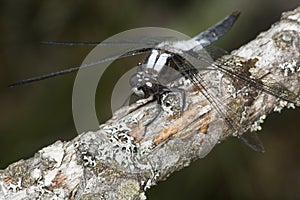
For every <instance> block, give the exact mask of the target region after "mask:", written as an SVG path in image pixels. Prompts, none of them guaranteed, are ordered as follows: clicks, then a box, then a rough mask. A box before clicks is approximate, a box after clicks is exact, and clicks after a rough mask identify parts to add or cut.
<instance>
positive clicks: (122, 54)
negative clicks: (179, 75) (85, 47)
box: [8, 47, 152, 87]
mask: <svg viewBox="0 0 300 200" xmlns="http://www.w3.org/2000/svg"><path fill="white" fill-rule="evenodd" d="M151 49H152V47H151V48H141V49H135V50H131V51H130V50H125V51H122V52H120V53H117V54H114V55H110V56H108V57H105V58H103V59H100V60H97V61H95V62H91V63H87V64H84V65H81V66H75V67H72V68H68V69H65V70H61V71H57V72H52V73H49V74H45V75H42V76H37V77H33V78H29V79H24V80H21V81H18V82H15V83H12V84H10V85H8V87H14V86H17V85H24V84H28V83H32V82H36V81H40V80H44V79H48V78H52V77H55V76H60V75H64V74H69V73H72V72H74V71H77V70H79V69H85V68H89V67H93V66H95V65H97V64H100V63H104V62H108V61H113V60H116V59H120V58H125V57H129V56H133V55H139V54H144V53H147V52H149V51H151Z"/></svg>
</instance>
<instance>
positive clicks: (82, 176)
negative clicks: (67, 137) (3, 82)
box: [0, 7, 300, 199]
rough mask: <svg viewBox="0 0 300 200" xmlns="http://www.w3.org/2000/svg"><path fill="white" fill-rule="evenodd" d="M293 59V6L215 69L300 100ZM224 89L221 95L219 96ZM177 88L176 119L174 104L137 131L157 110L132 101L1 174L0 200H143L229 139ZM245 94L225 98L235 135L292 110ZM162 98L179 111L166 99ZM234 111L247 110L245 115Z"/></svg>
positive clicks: (297, 27) (205, 108)
mask: <svg viewBox="0 0 300 200" xmlns="http://www.w3.org/2000/svg"><path fill="white" fill-rule="evenodd" d="M299 57H300V7H299V8H297V9H295V10H293V11H290V12H286V13H283V15H282V18H281V20H280V21H279V22H277V23H275V24H274V25H273V26H272V27H271V28H270V29H269V30H268V31H266V32H263V33H261V34H260V35H258V36H257V38H256V39H254V40H253V41H251V42H249V43H248V44H246V45H244V46H242V47H241V48H240V49H238V50H235V51H233V52H232V53H231V55H227V56H225V57H223V58H222V59H221V60H219V61H217V62H222V64H223V65H224V66H226V67H227V68H228V69H230V68H234V66H236V65H239V66H242V67H243V69H246V68H247V67H248V68H247V69H251V70H252V71H251V72H253V74H254V75H255V76H256V77H255V78H260V79H261V81H262V82H268V83H273V84H274V85H276V84H279V83H280V84H281V85H284V86H285V87H286V88H289V90H290V91H291V92H293V93H295V94H297V95H298V96H299V91H300V60H299ZM248 71H250V70H247V72H248ZM217 73H218V72H212V73H208V74H205V75H203V79H204V80H207V82H208V81H209V82H210V84H211V85H210V86H215V87H216V83H217V81H215V82H214V78H216V77H214V76H217V75H218V74H217ZM253 74H252V75H253ZM275 80H276V81H275ZM222 81H224V83H225V84H224V85H225V86H226V87H227V86H228V85H226V83H230V84H231V85H232V86H234V88H233V89H234V90H237V89H238V86H239V83H238V82H234V80H231V79H230V78H229V77H226V75H224V77H223V78H222ZM225 86H223V87H224V88H221V89H220V91H224V93H225V90H228V88H225ZM184 87H185V88H184V89H185V90H186V91H187V92H186V96H187V99H186V109H185V111H184V113H183V114H182V115H181V116H180V117H178V110H179V109H180V105H179V106H177V107H176V106H175V107H174V106H173V107H172V108H171V110H172V109H173V110H175V111H176V110H177V112H173V113H172V111H170V112H171V114H170V113H168V112H166V110H168V108H167V105H165V107H164V110H165V111H164V112H163V113H162V114H161V115H160V116H159V117H158V119H157V120H156V121H154V122H153V123H152V124H150V125H149V126H148V127H147V130H146V132H145V130H144V126H143V124H145V123H147V121H149V120H151V119H152V118H153V117H154V116H155V115H156V110H155V107H156V104H155V102H147V100H143V101H139V102H137V103H135V104H133V105H131V106H130V107H123V108H121V109H120V110H118V111H117V112H116V113H114V116H113V117H112V118H111V119H110V120H108V121H107V122H106V123H105V124H103V125H101V126H100V128H99V130H98V131H95V132H86V133H83V134H80V135H79V136H77V137H76V138H74V139H73V140H71V141H68V142H61V141H57V142H56V143H54V144H52V145H50V146H48V147H45V148H43V149H41V150H40V151H38V152H37V153H36V154H35V155H34V156H33V157H32V158H30V159H27V160H20V161H18V162H16V163H13V164H11V165H9V166H8V167H7V168H6V169H4V170H0V199H146V196H145V193H144V191H145V190H146V189H148V188H150V187H151V186H153V185H155V184H157V182H159V181H161V180H164V179H166V178H167V177H168V176H169V175H171V174H172V173H173V172H175V171H177V170H180V169H182V168H184V167H186V166H188V165H189V164H190V163H191V162H192V161H193V160H196V159H199V158H203V157H205V156H206V155H207V154H208V153H209V152H210V151H211V150H212V149H213V148H214V146H215V145H216V144H218V143H219V142H220V141H223V140H224V139H225V138H226V137H229V136H231V135H233V134H234V132H233V130H232V129H231V128H230V127H228V126H227V124H226V122H224V119H223V118H222V117H220V116H218V113H217V112H215V111H214V109H213V107H212V106H211V105H210V104H209V102H208V101H207V100H206V99H205V98H204V97H203V95H200V93H199V91H198V92H197V91H195V90H194V87H193V85H191V84H190V83H185V85H184ZM248 92H249V94H250V95H249V97H248V98H245V97H239V96H238V95H239V94H237V97H235V98H233V97H230V96H226V98H224V101H225V100H226V104H227V105H228V106H229V107H228V108H230V110H231V111H230V110H229V109H227V111H228V112H235V113H237V114H236V115H235V116H236V117H237V118H235V120H239V122H240V123H241V127H242V128H243V129H242V130H238V131H239V133H235V134H243V132H245V131H247V130H253V131H255V130H259V129H260V128H261V127H260V124H261V123H262V122H263V120H264V117H265V116H266V115H267V114H269V113H270V112H271V111H274V110H275V111H281V110H282V109H283V108H284V107H292V106H293V105H291V104H285V102H283V101H279V100H278V99H276V98H275V97H273V96H271V95H268V94H266V93H264V92H257V91H255V90H253V91H252V90H249V91H248ZM220 95H222V94H220ZM231 95H232V94H231ZM175 96H176V95H175ZM166 98H169V99H168V100H169V101H173V102H175V103H174V105H178V104H180V100H178V99H176V98H175V99H173V96H172V95H169V96H167V97H166ZM237 100H238V101H237ZM145 102H146V103H145ZM176 102H177V104H176ZM241 107H247V114H245V110H243V109H242V110H241ZM174 113H176V114H174Z"/></svg>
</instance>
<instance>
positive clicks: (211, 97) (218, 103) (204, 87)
mask: <svg viewBox="0 0 300 200" xmlns="http://www.w3.org/2000/svg"><path fill="white" fill-rule="evenodd" d="M173 61H174V62H175V63H176V65H177V66H178V67H181V68H185V70H184V71H185V72H186V74H184V76H185V77H186V78H188V79H190V80H191V82H192V83H193V85H194V86H195V87H196V88H197V89H198V90H199V91H200V92H201V94H202V95H203V96H204V97H205V98H206V99H207V100H208V101H209V103H210V104H211V105H212V107H213V108H214V109H215V110H216V111H217V113H218V114H219V115H220V117H222V119H224V121H225V123H226V125H227V126H228V128H229V129H231V130H232V131H233V132H237V133H243V132H245V131H246V129H247V127H243V125H241V124H240V123H239V121H240V120H239V119H240V118H241V115H239V114H238V112H236V110H235V109H232V108H229V107H228V105H225V104H224V102H225V101H226V98H227V97H224V96H222V97H219V96H220V95H218V93H220V91H218V90H217V89H215V88H214V89H213V88H212V87H211V86H209V84H208V83H207V82H206V81H205V80H204V78H203V76H202V75H203V73H202V72H201V73H198V71H197V69H195V68H194V66H193V65H192V64H191V63H189V62H187V61H186V60H185V61H183V60H182V58H181V57H180V56H174V58H173ZM239 137H240V138H241V139H242V141H244V142H245V143H246V144H247V145H248V146H250V147H251V148H252V149H254V150H256V151H258V152H264V147H263V144H262V142H261V141H260V140H259V138H258V137H257V135H256V134H255V133H249V134H247V135H245V136H244V134H243V135H241V136H239Z"/></svg>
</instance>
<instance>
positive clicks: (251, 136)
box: [239, 132, 265, 153]
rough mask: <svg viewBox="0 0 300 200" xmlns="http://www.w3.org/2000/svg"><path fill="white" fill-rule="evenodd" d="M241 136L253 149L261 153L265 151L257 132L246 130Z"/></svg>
mask: <svg viewBox="0 0 300 200" xmlns="http://www.w3.org/2000/svg"><path fill="white" fill-rule="evenodd" d="M239 137H240V139H241V140H242V141H243V142H244V143H245V144H246V145H248V146H249V147H250V148H252V149H253V150H255V151H257V152H261V153H264V152H265V148H264V145H263V143H262V142H261V140H260V139H259V137H258V134H257V133H256V132H246V133H244V134H243V135H241V136H239Z"/></svg>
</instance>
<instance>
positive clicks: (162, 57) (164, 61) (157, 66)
mask: <svg viewBox="0 0 300 200" xmlns="http://www.w3.org/2000/svg"><path fill="white" fill-rule="evenodd" d="M170 56H171V55H170V54H168V53H163V54H161V55H160V56H159V58H158V60H157V61H156V63H155V65H154V68H153V69H154V70H155V71H157V72H160V71H161V69H162V68H163V67H164V66H165V65H166V64H167V60H168V58H169V57H170Z"/></svg>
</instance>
